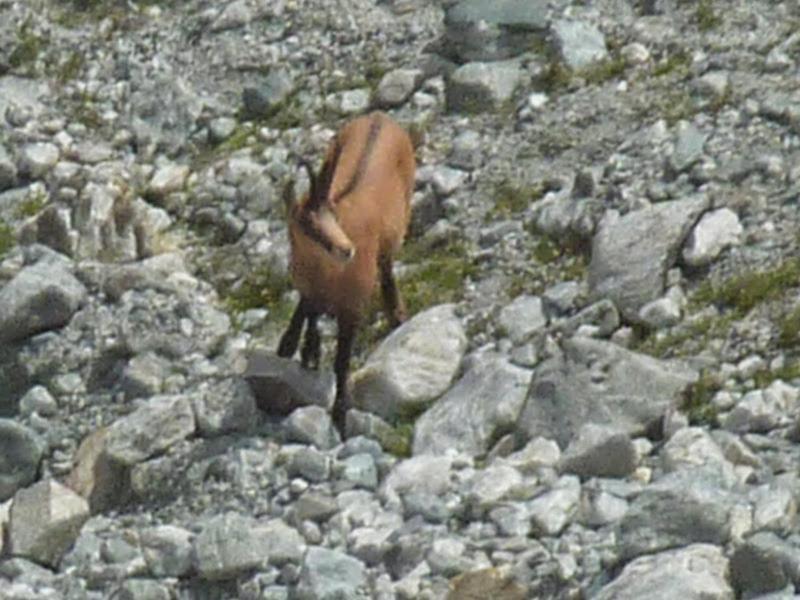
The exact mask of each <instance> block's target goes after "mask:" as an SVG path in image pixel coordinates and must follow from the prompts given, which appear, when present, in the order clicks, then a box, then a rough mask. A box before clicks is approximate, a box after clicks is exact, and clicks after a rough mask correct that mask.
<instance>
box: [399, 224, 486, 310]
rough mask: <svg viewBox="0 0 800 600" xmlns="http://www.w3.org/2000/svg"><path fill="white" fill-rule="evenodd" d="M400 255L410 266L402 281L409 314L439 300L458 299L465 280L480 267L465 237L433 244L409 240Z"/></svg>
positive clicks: (402, 289) (400, 284)
mask: <svg viewBox="0 0 800 600" xmlns="http://www.w3.org/2000/svg"><path fill="white" fill-rule="evenodd" d="M399 258H400V260H402V262H403V263H405V264H407V265H408V266H409V273H408V274H407V275H406V276H405V277H403V278H402V280H401V281H400V282H399V286H400V293H401V294H402V295H403V298H404V299H405V302H406V308H407V310H408V314H409V315H413V314H415V313H417V312H419V311H420V310H423V309H425V308H428V307H430V306H434V305H436V304H442V303H445V302H457V301H459V300H460V299H461V298H462V296H463V290H464V282H465V281H466V280H467V279H468V278H470V277H472V276H474V275H475V273H476V270H477V269H476V267H475V265H474V264H473V263H472V261H471V259H470V256H469V252H468V249H467V244H466V242H465V241H463V240H452V241H448V242H446V243H444V244H442V245H440V246H435V247H432V248H431V247H429V246H428V245H427V244H426V243H424V241H417V242H409V243H407V244H406V245H405V246H404V247H403V250H402V251H401V253H400V256H399Z"/></svg>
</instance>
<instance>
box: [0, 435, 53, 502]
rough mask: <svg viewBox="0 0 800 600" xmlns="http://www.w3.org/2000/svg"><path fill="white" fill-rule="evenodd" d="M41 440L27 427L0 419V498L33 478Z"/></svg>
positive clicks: (7, 496) (42, 443)
mask: <svg viewBox="0 0 800 600" xmlns="http://www.w3.org/2000/svg"><path fill="white" fill-rule="evenodd" d="M43 451H44V442H43V440H42V439H40V438H39V436H38V435H37V434H36V433H35V432H34V431H33V430H31V429H29V428H28V427H25V426H24V425H21V424H19V423H17V422H16V421H13V420H11V419H0V502H2V501H4V500H7V499H8V498H11V496H13V495H14V493H15V492H16V491H17V490H18V489H20V488H22V487H25V486H26V485H28V484H30V483H32V482H33V481H34V479H36V473H37V471H38V470H39V462H40V461H41V459H42V452H43Z"/></svg>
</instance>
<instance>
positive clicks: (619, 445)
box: [561, 423, 636, 477]
mask: <svg viewBox="0 0 800 600" xmlns="http://www.w3.org/2000/svg"><path fill="white" fill-rule="evenodd" d="M635 468H636V450H635V448H634V446H633V442H631V439H630V437H628V435H627V434H626V433H625V432H623V431H620V430H619V429H617V428H616V427H614V426H613V425H597V424H595V423H586V424H585V425H583V426H582V427H581V428H580V430H578V435H577V437H576V438H575V439H574V440H573V441H572V442H570V444H569V446H567V449H566V450H565V451H564V454H563V455H562V456H561V470H562V471H564V472H566V473H574V474H575V475H579V476H581V477H625V476H626V475H629V474H630V473H631V472H632V471H633V470H634V469H635Z"/></svg>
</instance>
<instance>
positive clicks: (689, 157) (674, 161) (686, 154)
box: [669, 121, 706, 173]
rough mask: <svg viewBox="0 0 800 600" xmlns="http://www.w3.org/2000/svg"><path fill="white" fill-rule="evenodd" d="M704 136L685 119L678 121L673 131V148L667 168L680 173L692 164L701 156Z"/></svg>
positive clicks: (704, 142) (704, 141)
mask: <svg viewBox="0 0 800 600" xmlns="http://www.w3.org/2000/svg"><path fill="white" fill-rule="evenodd" d="M705 144H706V136H705V135H704V134H703V133H701V132H700V130H699V129H697V127H695V126H694V125H693V124H692V123H689V122H687V121H680V122H679V123H678V125H677V126H676V131H675V148H674V150H673V151H672V154H671V155H670V157H669V168H670V169H671V170H672V172H674V173H682V172H684V171H686V170H687V169H689V168H690V167H692V166H694V164H695V163H697V162H698V161H699V160H700V159H701V158H702V157H703V149H704V147H705Z"/></svg>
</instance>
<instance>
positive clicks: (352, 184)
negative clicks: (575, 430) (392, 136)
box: [328, 114, 383, 204]
mask: <svg viewBox="0 0 800 600" xmlns="http://www.w3.org/2000/svg"><path fill="white" fill-rule="evenodd" d="M381 125H383V122H382V119H381V118H380V115H377V114H376V115H373V117H372V122H371V123H370V124H369V132H368V133H367V141H366V142H365V143H364V150H362V152H361V156H359V157H358V163H357V164H356V168H355V170H353V175H352V176H351V177H350V181H348V182H347V185H346V186H344V189H342V191H340V192H339V193H338V194H336V196H335V197H334V198H331V202H332V203H333V204H336V203H337V202H339V200H341V199H342V198H344V197H345V196H347V195H348V194H349V193H351V192H352V191H353V190H354V189H356V186H357V185H358V182H359V180H360V179H361V178H362V177H363V176H364V170H365V169H366V168H367V162H368V161H369V157H370V155H372V149H373V148H374V147H375V142H376V141H377V139H378V134H379V133H380V130H381ZM338 158H339V156H338V153H337V156H336V159H337V160H338ZM332 182H333V173H332V172H331V181H329V182H328V188H330V184H331V183H332Z"/></svg>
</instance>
